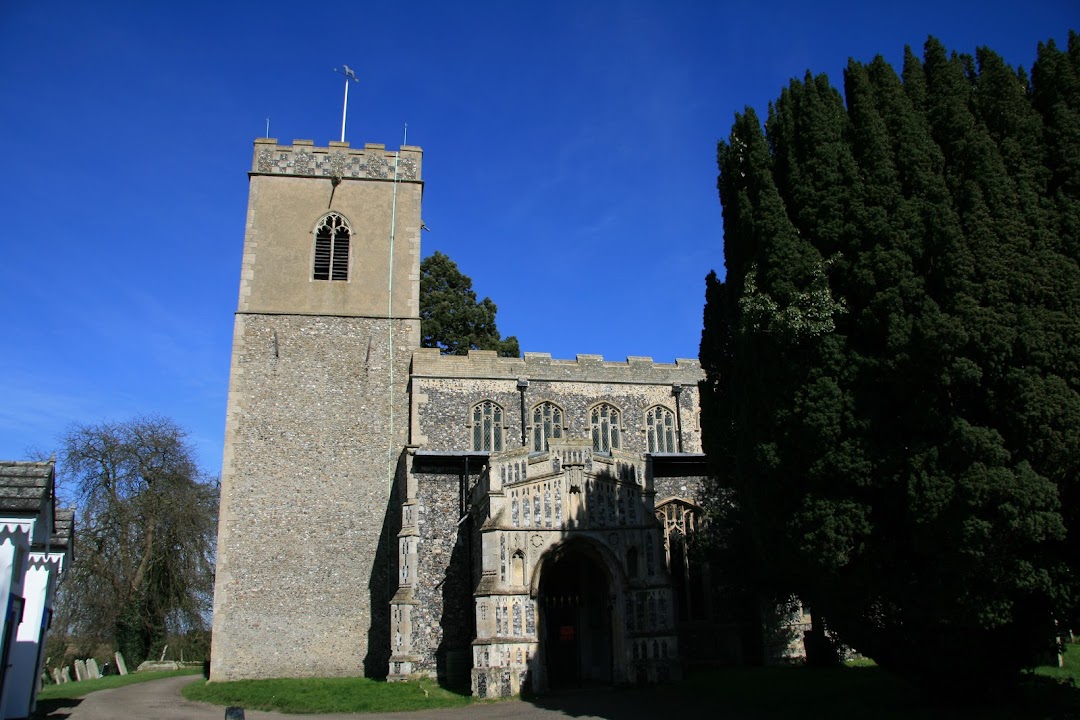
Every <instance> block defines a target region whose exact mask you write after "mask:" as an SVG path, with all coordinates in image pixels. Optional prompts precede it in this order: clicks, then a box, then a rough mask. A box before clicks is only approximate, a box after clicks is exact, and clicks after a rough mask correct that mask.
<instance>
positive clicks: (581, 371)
mask: <svg viewBox="0 0 1080 720" xmlns="http://www.w3.org/2000/svg"><path fill="white" fill-rule="evenodd" d="M702 377H703V375H702V371H701V366H700V364H699V363H698V362H697V361H696V360H677V361H676V362H675V363H674V364H663V363H654V362H653V361H652V360H651V359H650V358H637V357H631V358H628V359H627V361H626V362H608V361H605V360H603V358H602V357H600V356H599V355H579V356H578V358H577V359H576V360H553V359H552V358H551V356H550V355H548V354H546V353H525V358H524V359H521V358H500V357H497V356H496V354H495V352H494V351H477V350H474V351H472V352H470V353H469V355H468V356H464V357H463V356H441V355H439V354H438V352H437V351H434V350H429V349H422V350H418V351H416V353H415V354H414V356H413V392H412V441H413V443H415V444H416V445H418V446H420V447H422V448H424V449H425V450H444V451H455V450H468V449H471V448H472V426H471V416H470V413H471V410H472V407H473V406H474V405H476V403H478V402H481V401H484V400H491V401H494V402H496V403H498V404H499V405H500V406H501V407H502V410H503V423H502V432H503V449H504V450H510V449H513V448H516V447H521V444H522V443H521V427H522V418H521V396H520V394H519V392H518V389H517V381H518V379H519V378H524V379H527V380H528V381H529V386H528V388H527V390H526V392H525V413H526V418H525V427H526V444H527V445H528V444H530V443H531V442H532V436H531V433H530V428H531V417H530V414H531V411H532V408H534V407H535V406H536V405H537V404H539V403H542V402H546V401H549V402H553V403H555V404H556V405H558V406H559V407H561V408H562V409H563V411H564V416H563V436H564V437H578V438H588V437H590V432H591V423H590V413H589V410H590V409H591V408H592V407H593V406H594V405H596V404H598V403H600V402H607V403H610V404H611V405H614V406H615V407H616V408H618V409H619V410H620V411H621V413H622V417H621V429H622V446H621V447H622V449H623V450H626V451H628V452H641V453H643V452H646V451H647V450H648V442H647V435H646V425H645V412H646V410H648V408H650V407H653V406H654V405H663V406H665V407H667V408H668V409H669V410H671V411H672V412H675V409H676V408H675V402H676V397H675V395H674V394H673V392H672V386H673V385H676V384H678V385H680V386H681V387H682V393H681V395H680V396H679V415H680V416H681V418H682V439H683V451H684V452H688V453H691V452H701V428H700V418H699V416H698V387H697V383H698V382H699V381H700V380H701V378H702Z"/></svg>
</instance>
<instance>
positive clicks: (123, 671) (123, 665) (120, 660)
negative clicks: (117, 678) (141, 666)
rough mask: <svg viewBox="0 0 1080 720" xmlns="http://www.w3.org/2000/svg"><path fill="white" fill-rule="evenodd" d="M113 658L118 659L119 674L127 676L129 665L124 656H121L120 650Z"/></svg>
mask: <svg viewBox="0 0 1080 720" xmlns="http://www.w3.org/2000/svg"><path fill="white" fill-rule="evenodd" d="M113 657H115V658H116V670H117V672H119V673H120V674H121V675H127V663H126V662H124V656H123V655H121V654H120V651H119V650H117V651H116V654H115V655H114V656H113Z"/></svg>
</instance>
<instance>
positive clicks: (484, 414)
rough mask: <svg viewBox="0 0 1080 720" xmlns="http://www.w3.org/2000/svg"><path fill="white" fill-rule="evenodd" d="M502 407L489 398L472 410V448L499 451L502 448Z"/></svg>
mask: <svg viewBox="0 0 1080 720" xmlns="http://www.w3.org/2000/svg"><path fill="white" fill-rule="evenodd" d="M502 422H503V409H502V408H501V407H499V406H498V405H497V404H495V403H493V402H491V401H490V400H485V401H484V402H482V403H477V404H476V405H474V406H473V410H472V437H473V441H472V447H473V450H481V451H485V452H500V451H502V449H503V437H502V436H503V427H502Z"/></svg>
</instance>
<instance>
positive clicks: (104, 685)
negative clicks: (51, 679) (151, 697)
mask: <svg viewBox="0 0 1080 720" xmlns="http://www.w3.org/2000/svg"><path fill="white" fill-rule="evenodd" d="M201 673H202V668H197V667H192V668H185V669H183V670H162V671H155V672H141V673H128V674H127V675H106V676H105V677H103V678H98V679H97V680H82V681H79V682H69V683H61V684H59V685H46V686H45V687H43V688H42V689H41V690H40V691H39V692H38V695H37V696H38V700H39V701H41V700H56V699H59V698H75V697H82V696H83V695H87V694H89V693H92V692H94V691H96V690H108V689H109V688H114V687H121V686H123V685H132V684H134V683H141V682H147V681H148V680H160V679H161V678H167V677H174V676H176V675H199V674H201Z"/></svg>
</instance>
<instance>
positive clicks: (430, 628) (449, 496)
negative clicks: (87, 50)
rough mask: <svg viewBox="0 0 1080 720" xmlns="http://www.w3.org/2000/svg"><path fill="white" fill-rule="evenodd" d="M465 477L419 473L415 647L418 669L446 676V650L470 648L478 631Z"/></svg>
mask: <svg viewBox="0 0 1080 720" xmlns="http://www.w3.org/2000/svg"><path fill="white" fill-rule="evenodd" d="M477 470H479V468H477ZM473 474H474V475H475V474H476V473H473ZM462 476H463V473H462V472H460V471H458V472H454V471H452V470H449V469H443V470H440V471H439V472H437V473H421V474H417V476H416V480H417V501H418V505H417V517H418V526H419V532H420V541H419V547H418V550H417V559H418V567H417V584H416V589H415V593H416V594H415V598H416V600H417V601H418V602H419V604H418V606H417V607H415V608H414V609H413V612H412V649H413V655H414V656H417V657H418V658H420V659H419V662H418V663H417V664H416V666H415V670H416V671H418V672H423V673H428V674H436V675H438V677H439V678H440V679H442V680H445V679H446V672H447V666H446V660H447V653H450V654H453V653H455V652H456V653H466V652H468V650H469V643H470V642H471V641H472V639H473V636H474V633H473V628H472V625H473V597H472V589H473V588H472V583H471V582H470V572H469V561H470V557H469V556H470V547H469V546H470V538H469V536H468V526H467V525H464V524H463V525H460V526H459V525H458V520H459V519H460V518H459V509H458V508H459V499H458V498H459V495H458V493H459V490H460V483H461V480H462ZM474 480H475V477H474ZM451 679H452V678H451Z"/></svg>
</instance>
